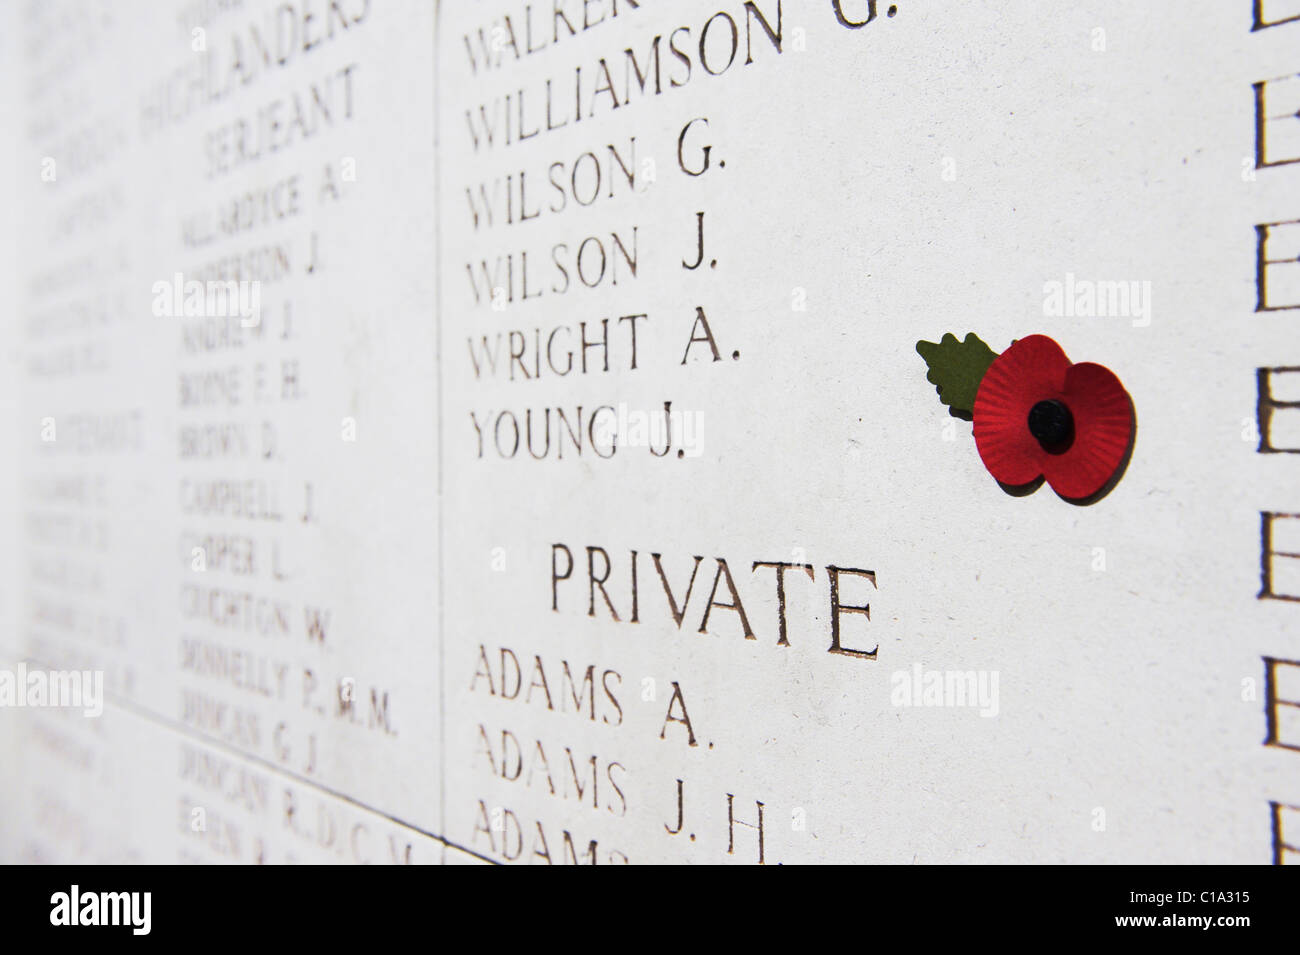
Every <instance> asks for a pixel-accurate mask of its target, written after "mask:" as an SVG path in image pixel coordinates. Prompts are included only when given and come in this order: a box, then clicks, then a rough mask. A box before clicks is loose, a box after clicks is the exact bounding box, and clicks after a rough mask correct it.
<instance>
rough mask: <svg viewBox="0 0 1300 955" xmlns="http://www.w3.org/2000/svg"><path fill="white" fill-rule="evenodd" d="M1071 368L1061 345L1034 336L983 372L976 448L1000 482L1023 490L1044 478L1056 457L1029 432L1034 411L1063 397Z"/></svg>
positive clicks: (976, 415)
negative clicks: (1049, 463) (1045, 400)
mask: <svg viewBox="0 0 1300 955" xmlns="http://www.w3.org/2000/svg"><path fill="white" fill-rule="evenodd" d="M1076 367H1077V366H1076ZM1070 368H1071V365H1070V359H1068V358H1066V357H1065V352H1063V351H1062V350H1061V346H1060V345H1058V344H1057V343H1056V342H1055V341H1053V340H1052V339H1050V338H1048V337H1047V336H1046V335H1029V336H1027V337H1025V338H1022V339H1020V340H1019V341H1016V342H1012V344H1011V347H1010V348H1008V349H1007V350H1006V351H1004V352H1003V353H1002V354H1001V355H999V356H998V357H997V359H996V360H995V361H994V362H993V364H992V365H990V366H989V370H988V371H986V372H985V373H984V379H983V380H982V381H981V382H980V386H979V390H978V391H977V392H976V394H975V408H974V412H973V415H972V417H973V418H974V420H975V428H974V431H975V446H976V448H978V449H979V454H980V459H981V460H982V461H983V462H984V467H986V468H988V472H989V473H990V474H992V475H993V477H994V478H996V479H997V480H998V481H1001V482H1002V483H1003V484H1009V485H1022V484H1028V483H1030V482H1031V481H1034V480H1036V479H1037V478H1038V477H1040V476H1042V474H1043V471H1044V468H1045V466H1046V463H1047V459H1048V458H1050V457H1052V455H1049V454H1048V453H1047V452H1046V451H1044V450H1043V447H1042V445H1040V444H1039V443H1038V439H1036V438H1035V437H1034V436H1033V435H1032V434H1030V433H1029V426H1028V423H1027V422H1028V420H1029V409H1030V408H1032V407H1033V406H1034V405H1035V404H1037V403H1038V402H1039V401H1042V400H1043V399H1044V398H1055V397H1058V396H1060V395H1061V394H1062V392H1063V391H1064V388H1065V382H1066V376H1067V374H1068V373H1069V371H1070ZM1103 483H1104V482H1103Z"/></svg>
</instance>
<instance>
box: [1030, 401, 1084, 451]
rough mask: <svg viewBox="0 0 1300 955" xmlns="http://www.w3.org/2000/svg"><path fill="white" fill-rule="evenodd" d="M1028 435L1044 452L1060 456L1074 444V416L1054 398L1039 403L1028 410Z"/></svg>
mask: <svg viewBox="0 0 1300 955" xmlns="http://www.w3.org/2000/svg"><path fill="white" fill-rule="evenodd" d="M1029 433H1030V434H1032V435H1033V436H1034V437H1035V438H1037V439H1038V443H1039V444H1041V445H1042V446H1043V450H1044V451H1047V452H1049V453H1051V454H1060V453H1061V452H1062V451H1066V450H1068V449H1069V447H1070V445H1071V444H1072V443H1073V442H1074V416H1073V415H1072V414H1070V409H1069V408H1067V407H1066V406H1065V405H1064V404H1063V403H1062V402H1060V401H1057V400H1056V399H1054V398H1053V399H1048V400H1047V401H1040V402H1038V404H1036V405H1034V406H1033V407H1032V408H1030V409H1029Z"/></svg>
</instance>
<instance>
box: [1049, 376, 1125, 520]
mask: <svg viewBox="0 0 1300 955" xmlns="http://www.w3.org/2000/svg"><path fill="white" fill-rule="evenodd" d="M1063 400H1064V401H1065V403H1066V404H1067V405H1068V406H1069V408H1070V413H1071V414H1072V415H1073V416H1074V443H1073V444H1072V445H1071V446H1070V449H1069V450H1068V451H1066V452H1064V453H1063V454H1052V455H1048V456H1047V460H1046V461H1045V462H1044V469H1043V475H1044V477H1046V478H1047V483H1048V484H1050V485H1051V486H1052V490H1054V491H1055V492H1056V493H1057V494H1060V495H1061V496H1062V497H1065V498H1073V499H1079V498H1086V497H1090V496H1092V495H1093V494H1095V493H1097V492H1098V491H1099V490H1101V489H1102V487H1104V486H1105V484H1106V482H1107V481H1109V480H1110V479H1111V477H1112V475H1114V473H1115V472H1116V470H1118V468H1119V466H1120V465H1121V464H1122V463H1123V461H1124V458H1125V456H1126V455H1127V454H1128V449H1129V442H1130V441H1131V440H1132V437H1133V402H1132V400H1131V399H1130V398H1129V395H1128V392H1127V391H1125V390H1124V386H1123V385H1122V384H1120V380H1119V379H1118V378H1116V377H1115V373H1114V372H1112V371H1111V370H1110V369H1109V368H1106V367H1105V366H1103V365H1097V364H1094V363H1093V362H1080V363H1079V364H1077V365H1071V366H1070V369H1069V371H1067V372H1066V375H1065V388H1064V396H1063Z"/></svg>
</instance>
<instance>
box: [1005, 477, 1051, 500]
mask: <svg viewBox="0 0 1300 955" xmlns="http://www.w3.org/2000/svg"><path fill="white" fill-rule="evenodd" d="M995 480H996V479H995ZM1042 486H1043V476H1042V475H1041V474H1040V475H1039V476H1038V477H1036V478H1034V479H1033V480H1032V481H1030V482H1029V483H1028V484H1003V483H1002V482H1001V481H998V487H1000V488H1002V490H1004V491H1006V492H1007V493H1008V494H1010V495H1011V496H1012V497H1028V496H1029V495H1030V494H1033V493H1034V492H1035V491H1037V490H1038V489H1039V488H1040V487H1042Z"/></svg>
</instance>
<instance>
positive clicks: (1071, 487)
mask: <svg viewBox="0 0 1300 955" xmlns="http://www.w3.org/2000/svg"><path fill="white" fill-rule="evenodd" d="M973 417H974V422H975V446H976V447H977V448H979V453H980V458H981V459H982V460H983V461H984V466H985V467H986V468H988V470H989V473H990V474H992V475H993V477H995V478H996V479H997V480H998V481H1000V482H1002V483H1003V484H1008V485H1025V484H1029V483H1031V482H1032V481H1035V480H1037V479H1038V478H1039V477H1044V478H1046V479H1047V483H1048V484H1050V485H1051V486H1052V490H1054V491H1056V493H1057V494H1059V495H1061V496H1062V497H1065V498H1071V499H1075V500H1078V499H1080V498H1087V497H1090V496H1092V495H1093V494H1096V493H1097V492H1098V491H1100V490H1101V489H1102V488H1103V487H1104V486H1105V485H1106V483H1107V482H1108V481H1109V480H1110V479H1111V477H1112V476H1113V475H1114V474H1115V472H1116V471H1117V470H1118V469H1119V467H1120V465H1121V464H1123V462H1124V459H1125V458H1126V457H1127V455H1128V451H1129V444H1130V441H1131V440H1132V437H1133V403H1132V402H1131V401H1130V400H1129V396H1128V392H1126V391H1125V390H1124V386H1123V385H1121V384H1120V382H1119V379H1118V378H1116V377H1115V375H1114V373H1113V372H1111V370H1110V369H1109V368H1105V367H1103V366H1101V365H1096V364H1093V363H1092V362H1081V363H1080V364H1077V365H1072V364H1070V359H1068V358H1066V357H1065V352H1063V351H1062V350H1061V346H1060V345H1058V344H1056V342H1054V341H1053V340H1052V339H1050V338H1048V337H1047V336H1046V335H1030V336H1028V337H1026V338H1022V339H1020V340H1019V341H1017V342H1013V343H1012V345H1011V347H1010V348H1008V349H1007V350H1006V351H1004V352H1003V353H1002V354H1001V355H999V356H998V358H997V359H996V360H995V361H994V362H993V364H992V365H990V366H989V369H988V371H987V372H985V374H984V378H983V380H981V381H980V385H979V390H978V391H977V392H976V394H975V408H974V412H973Z"/></svg>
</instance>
